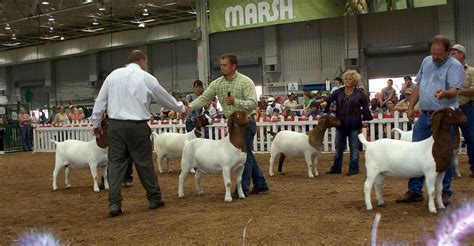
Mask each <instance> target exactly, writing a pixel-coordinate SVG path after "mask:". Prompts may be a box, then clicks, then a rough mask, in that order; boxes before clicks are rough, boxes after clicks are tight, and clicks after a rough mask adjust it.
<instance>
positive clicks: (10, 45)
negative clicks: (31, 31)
mask: <svg viewBox="0 0 474 246" xmlns="http://www.w3.org/2000/svg"><path fill="white" fill-rule="evenodd" d="M20 44H21V43H20V42H16V43H3V44H2V45H3V46H8V47H12V46H17V45H20Z"/></svg>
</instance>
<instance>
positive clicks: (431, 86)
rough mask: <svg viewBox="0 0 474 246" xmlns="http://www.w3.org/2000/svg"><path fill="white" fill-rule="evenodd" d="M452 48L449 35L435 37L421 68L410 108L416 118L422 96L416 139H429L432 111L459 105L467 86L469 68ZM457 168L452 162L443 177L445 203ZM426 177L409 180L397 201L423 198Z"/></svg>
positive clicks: (449, 194)
mask: <svg viewBox="0 0 474 246" xmlns="http://www.w3.org/2000/svg"><path fill="white" fill-rule="evenodd" d="M449 49H450V41H449V39H448V38H446V37H444V36H441V35H437V36H435V37H434V38H433V40H432V44H431V56H427V57H426V58H425V59H424V60H423V62H422V63H421V67H420V71H419V72H418V75H417V76H416V79H415V81H417V82H418V83H417V84H416V87H415V89H414V91H413V95H411V98H410V103H409V106H408V112H407V115H408V118H409V119H411V120H413V118H414V113H415V110H414V107H415V104H416V103H417V102H418V100H419V101H420V110H421V114H420V117H419V118H418V120H417V121H416V122H415V125H414V126H413V136H412V140H413V142H419V141H422V140H425V139H427V138H429V137H430V136H431V135H432V132H431V115H432V114H433V112H435V111H436V110H440V109H442V108H446V107H452V108H458V107H459V103H458V90H459V89H461V88H462V86H463V81H464V78H465V71H464V68H463V66H462V65H461V63H459V61H457V60H456V59H454V58H452V57H450V56H449ZM453 131H454V128H453ZM446 141H449V139H447V140H446ZM420 161H421V160H420ZM453 169H454V165H453V163H451V164H450V165H449V167H448V169H447V170H446V172H445V175H444V179H443V203H444V204H445V206H447V205H449V197H450V196H451V195H452V191H451V180H452V178H453V171H454V170H453ZM424 179H425V178H424V176H421V177H417V178H411V179H410V181H409V182H408V191H407V192H406V193H405V196H404V197H402V198H400V199H397V203H412V202H420V201H422V200H423V191H422V190H423V182H424Z"/></svg>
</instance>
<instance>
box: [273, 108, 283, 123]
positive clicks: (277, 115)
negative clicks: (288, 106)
mask: <svg viewBox="0 0 474 246" xmlns="http://www.w3.org/2000/svg"><path fill="white" fill-rule="evenodd" d="M271 119H272V120H278V121H280V120H282V119H285V117H284V116H283V115H281V113H280V110H279V109H278V108H274V109H273V114H272V118H271Z"/></svg>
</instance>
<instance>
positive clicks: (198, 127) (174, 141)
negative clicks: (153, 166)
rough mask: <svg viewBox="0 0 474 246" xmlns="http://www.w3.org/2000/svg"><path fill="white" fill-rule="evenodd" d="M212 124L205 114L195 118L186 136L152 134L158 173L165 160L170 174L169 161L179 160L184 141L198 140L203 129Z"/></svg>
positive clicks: (170, 133)
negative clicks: (172, 159) (191, 128)
mask: <svg viewBox="0 0 474 246" xmlns="http://www.w3.org/2000/svg"><path fill="white" fill-rule="evenodd" d="M212 122H213V120H212V118H211V117H209V116H208V115H207V114H203V115H200V116H198V117H197V118H196V122H195V127H194V129H193V130H192V131H190V132H188V133H186V134H182V133H172V132H166V133H161V134H157V133H156V132H153V139H154V146H155V152H156V156H157V157H156V163H157V165H158V171H159V172H160V173H162V172H163V169H162V167H161V163H162V161H163V160H166V165H167V169H168V172H171V169H170V159H171V158H180V157H181V154H182V153H183V148H184V142H185V141H186V140H187V141H190V140H192V139H195V138H200V137H201V135H202V129H203V127H204V126H207V125H210V124H212ZM191 171H193V170H191Z"/></svg>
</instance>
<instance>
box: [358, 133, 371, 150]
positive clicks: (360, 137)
mask: <svg viewBox="0 0 474 246" xmlns="http://www.w3.org/2000/svg"><path fill="white" fill-rule="evenodd" d="M357 137H358V138H359V141H360V142H361V143H362V144H363V145H364V146H365V147H367V146H368V145H369V144H370V142H369V141H367V139H366V138H365V135H364V133H361V134H359V135H357Z"/></svg>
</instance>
